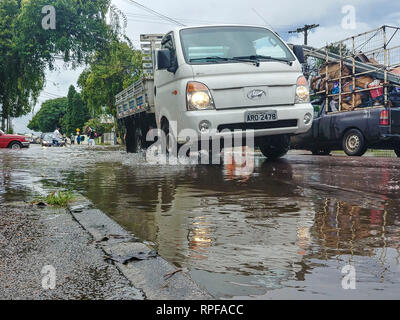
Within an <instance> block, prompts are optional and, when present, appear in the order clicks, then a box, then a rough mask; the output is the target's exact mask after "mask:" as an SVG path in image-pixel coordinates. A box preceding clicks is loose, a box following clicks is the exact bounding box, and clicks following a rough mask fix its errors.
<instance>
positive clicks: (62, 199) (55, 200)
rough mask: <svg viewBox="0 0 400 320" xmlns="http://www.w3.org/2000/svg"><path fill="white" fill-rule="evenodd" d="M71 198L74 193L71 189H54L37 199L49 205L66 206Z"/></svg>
mask: <svg viewBox="0 0 400 320" xmlns="http://www.w3.org/2000/svg"><path fill="white" fill-rule="evenodd" d="M73 199H74V194H73V193H72V191H54V192H52V193H50V194H49V195H48V196H46V197H42V198H40V199H39V200H40V201H43V202H44V203H46V204H47V205H50V206H55V207H63V208H66V207H67V206H68V204H69V203H70V202H71V201H72V200H73Z"/></svg>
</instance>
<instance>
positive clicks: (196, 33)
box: [116, 25, 313, 158]
mask: <svg viewBox="0 0 400 320" xmlns="http://www.w3.org/2000/svg"><path fill="white" fill-rule="evenodd" d="M141 43H142V44H141V45H142V51H143V69H144V72H143V74H144V75H143V77H142V78H141V79H140V80H139V81H137V82H136V83H135V84H133V85H132V86H130V87H129V88H127V89H125V90H124V91H122V92H121V93H119V94H118V95H117V96H116V106H117V113H118V119H119V122H120V124H121V125H122V126H123V127H124V128H125V140H126V144H127V151H128V152H137V151H138V150H140V149H142V148H146V147H148V146H149V145H150V144H151V142H149V141H147V139H146V136H147V133H148V132H149V131H150V130H151V129H155V128H158V129H161V130H162V131H163V132H164V133H165V134H166V135H170V136H172V137H173V138H174V139H173V140H175V141H176V142H177V144H178V145H182V144H185V143H186V142H187V139H188V137H187V136H185V134H182V132H184V131H185V129H191V130H192V131H194V132H196V134H197V135H198V137H199V139H201V137H202V136H203V134H204V133H207V132H213V134H212V139H220V138H226V137H227V136H232V132H233V131H235V134H239V135H240V134H244V133H245V131H246V130H254V131H253V132H254V137H255V139H254V142H255V146H257V147H259V148H260V149H261V151H262V153H263V154H264V155H265V156H266V157H268V158H279V157H281V156H283V155H285V154H286V152H287V151H288V150H289V146H290V136H291V135H294V134H299V133H303V132H306V131H308V130H309V129H310V128H311V124H312V121H313V107H312V105H311V103H310V95H309V88H308V83H307V80H306V79H305V77H304V76H303V74H302V65H301V63H302V62H304V56H303V50H302V47H301V46H293V47H292V48H290V47H289V46H288V45H287V44H286V43H285V42H284V41H283V40H282V39H281V38H280V37H279V36H278V34H276V33H275V32H273V31H271V30H269V29H267V28H265V27H259V26H243V25H218V26H201V27H180V28H176V29H175V30H173V31H171V32H168V33H167V34H165V35H142V36H141ZM171 123H174V125H171Z"/></svg>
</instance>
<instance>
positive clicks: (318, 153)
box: [311, 148, 332, 156]
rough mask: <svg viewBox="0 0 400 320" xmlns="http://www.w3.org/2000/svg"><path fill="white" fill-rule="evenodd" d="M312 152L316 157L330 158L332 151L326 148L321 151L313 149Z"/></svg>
mask: <svg viewBox="0 0 400 320" xmlns="http://www.w3.org/2000/svg"><path fill="white" fill-rule="evenodd" d="M311 152H312V154H313V155H314V156H330V155H331V152H332V150H331V149H326V148H320V149H313V150H311Z"/></svg>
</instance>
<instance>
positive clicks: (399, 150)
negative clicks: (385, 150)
mask: <svg viewBox="0 0 400 320" xmlns="http://www.w3.org/2000/svg"><path fill="white" fill-rule="evenodd" d="M394 152H395V153H396V156H397V157H398V158H400V147H396V148H394Z"/></svg>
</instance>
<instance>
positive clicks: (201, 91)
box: [186, 81, 215, 111]
mask: <svg viewBox="0 0 400 320" xmlns="http://www.w3.org/2000/svg"><path fill="white" fill-rule="evenodd" d="M186 104H187V109H188V110H190V111H193V110H211V109H215V106H214V100H213V98H212V95H211V92H210V90H209V89H208V87H207V86H206V85H205V84H203V83H201V82H195V81H192V82H189V83H188V85H187V88H186Z"/></svg>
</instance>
